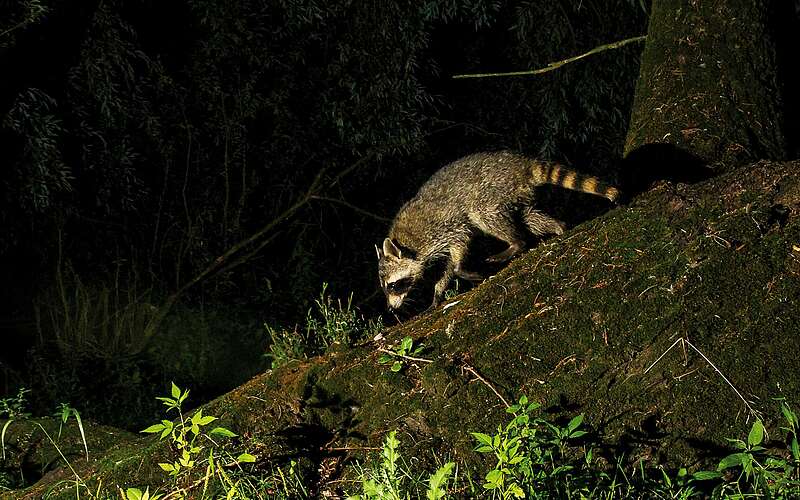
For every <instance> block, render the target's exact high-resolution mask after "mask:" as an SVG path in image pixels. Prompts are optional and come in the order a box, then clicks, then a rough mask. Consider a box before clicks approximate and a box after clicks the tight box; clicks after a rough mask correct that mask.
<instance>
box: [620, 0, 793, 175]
mask: <svg viewBox="0 0 800 500" xmlns="http://www.w3.org/2000/svg"><path fill="white" fill-rule="evenodd" d="M791 9H792V6H791V2H764V1H761V0H743V1H738V2H729V1H726V0H711V1H693V2H685V1H681V0H655V1H654V2H653V6H652V14H651V16H650V24H649V27H648V34H647V42H646V45H645V49H644V53H643V55H642V63H641V68H640V74H639V81H638V84H637V87H636V97H635V100H634V104H633V110H632V114H631V121H630V125H629V128H628V135H627V139H626V142H625V149H624V151H625V156H626V157H628V158H629V159H631V160H632V161H631V162H630V165H629V168H630V169H633V170H634V171H632V172H630V175H631V176H632V177H634V178H635V179H636V180H638V181H640V180H641V179H647V180H652V179H656V178H661V179H663V178H672V179H676V178H679V179H680V178H683V179H696V178H697V177H699V176H702V174H699V173H698V172H697V171H696V170H698V169H703V168H704V167H709V168H710V170H711V171H710V172H708V174H712V173H719V172H720V171H723V170H726V169H731V168H735V167H736V166H739V165H741V164H742V163H744V162H752V161H755V160H757V159H762V158H766V159H786V158H788V157H789V148H790V145H789V144H787V137H788V135H789V133H790V130H791V129H792V128H791V125H790V123H789V122H790V120H793V119H796V116H794V115H791V111H792V110H790V109H788V106H787V100H788V101H790V102H796V101H795V98H793V96H791V95H788V94H789V93H792V94H794V93H796V89H792V88H790V87H788V86H787V82H788V80H787V74H786V73H787V72H788V71H794V69H789V67H788V65H787V63H788V64H790V65H791V66H794V65H795V62H794V61H784V59H785V58H784V56H783V54H784V53H785V52H787V51H792V52H796V48H797V47H796V45H795V44H792V45H793V46H792V47H788V46H786V45H789V42H788V40H787V38H786V36H785V35H786V31H787V30H788V29H789V28H788V24H789V23H790V22H792V21H793V20H794V15H793V12H792V10H791ZM791 37H792V38H793V39H794V40H796V34H793V35H791ZM795 43H796V42H795ZM792 58H793V59H796V54H794V55H793V56H792ZM795 132H796V130H795ZM688 159H693V160H695V161H691V162H687V160H688ZM676 160H679V161H676ZM678 169H680V170H687V171H681V172H679V171H677V170H678Z"/></svg>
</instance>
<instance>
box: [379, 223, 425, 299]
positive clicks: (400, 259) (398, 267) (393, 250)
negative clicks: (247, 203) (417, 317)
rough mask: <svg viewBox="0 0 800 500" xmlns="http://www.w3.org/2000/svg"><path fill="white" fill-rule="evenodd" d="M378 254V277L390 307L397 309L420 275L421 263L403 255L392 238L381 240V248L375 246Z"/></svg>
mask: <svg viewBox="0 0 800 500" xmlns="http://www.w3.org/2000/svg"><path fill="white" fill-rule="evenodd" d="M375 252H376V253H377V255H378V278H379V279H380V283H381V289H382V290H383V293H384V295H386V301H387V303H388V305H389V308H390V309H399V308H400V307H401V306H402V305H403V301H404V300H405V298H406V295H408V292H409V291H411V289H412V288H413V287H414V284H415V283H416V281H417V279H418V278H419V277H420V276H421V275H422V268H423V266H422V263H421V262H419V261H417V260H414V259H412V258H409V257H404V256H403V255H402V251H401V250H400V249H399V248H398V247H397V246H396V245H395V244H394V242H393V241H392V240H390V239H389V238H386V239H385V240H383V248H382V249H381V248H378V246H377V245H376V246H375Z"/></svg>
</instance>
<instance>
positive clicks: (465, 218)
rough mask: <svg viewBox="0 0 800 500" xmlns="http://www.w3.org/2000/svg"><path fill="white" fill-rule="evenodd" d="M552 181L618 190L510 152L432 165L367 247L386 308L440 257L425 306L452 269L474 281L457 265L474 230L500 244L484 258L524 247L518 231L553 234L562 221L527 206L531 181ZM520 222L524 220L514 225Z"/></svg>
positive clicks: (601, 192)
mask: <svg viewBox="0 0 800 500" xmlns="http://www.w3.org/2000/svg"><path fill="white" fill-rule="evenodd" d="M543 184H553V185H556V186H561V187H563V188H566V189H571V190H575V191H582V192H585V193H590V194H594V195H597V196H602V197H605V198H607V199H609V200H611V201H612V202H613V201H616V199H617V197H618V195H619V191H618V190H617V189H616V188H614V187H612V186H609V185H608V184H605V183H603V182H602V181H600V180H599V179H597V178H594V177H589V176H584V175H581V174H579V173H577V172H575V171H573V170H570V169H568V168H566V167H564V166H562V165H559V164H557V163H552V162H542V161H539V160H534V159H531V158H527V157H525V156H522V155H519V154H515V153H511V152H507V151H504V152H497V153H476V154H473V155H470V156H466V157H464V158H461V159H460V160H456V161H454V162H453V163H450V164H448V165H446V166H444V167H443V168H442V169H440V170H439V171H438V172H436V173H435V174H433V176H432V177H431V178H430V179H429V180H428V181H427V182H426V183H425V184H424V185H423V186H422V187H421V188H420V190H419V192H418V193H417V195H416V196H415V197H414V198H412V199H411V200H410V201H408V202H407V203H406V204H405V205H403V206H402V208H400V211H399V212H398V213H397V216H395V218H394V221H393V222H392V226H391V229H390V230H389V235H388V237H387V238H386V239H384V240H383V243H382V245H381V246H380V247H379V246H377V245H376V246H375V250H376V253H377V255H378V275H379V278H380V284H381V288H382V289H383V292H384V294H385V295H386V299H387V302H388V305H389V307H390V308H391V309H398V308H400V307H401V306H402V305H403V301H404V300H405V298H406V296H407V294H408V293H409V291H411V289H412V288H414V286H415V285H416V284H417V283H418V282H419V280H420V278H421V277H422V275H423V272H424V271H425V269H426V267H428V266H430V265H431V264H433V263H434V262H436V261H439V260H440V259H444V260H446V264H445V266H444V268H445V271H444V274H443V275H442V276H441V277H440V278H439V279H438V281H437V282H436V285H435V287H434V295H433V306H436V305H438V303H439V302H440V301H441V299H442V297H443V296H444V292H445V290H446V289H447V285H448V284H449V283H450V280H452V278H453V276H458V277H460V278H463V279H467V280H471V281H475V280H479V279H481V276H480V275H478V274H477V273H473V272H469V271H466V270H465V269H464V268H463V267H462V266H463V263H464V259H465V257H466V254H467V248H468V246H469V243H470V240H471V239H472V237H473V235H474V234H475V233H476V232H482V233H485V234H487V235H489V236H492V237H494V238H497V239H499V240H501V241H504V242H505V243H507V244H508V248H507V249H506V250H504V251H502V252H500V253H498V254H496V255H493V256H491V257H489V258H488V259H486V260H487V262H503V261H506V260H509V259H511V258H512V257H514V256H515V255H517V254H518V253H520V252H521V251H522V250H523V249H524V248H525V238H524V233H523V232H522V231H525V230H527V231H528V232H529V233H531V234H533V235H535V236H542V235H546V234H561V233H563V232H564V224H563V223H562V222H561V221H559V220H557V219H555V218H553V217H550V216H549V215H547V214H545V213H543V212H541V211H540V210H538V209H537V208H535V207H534V200H535V190H536V187H537V186H541V185H543ZM520 220H521V221H522V223H523V224H522V225H524V226H525V227H524V228H522V227H519V226H520V225H521V224H519V223H518V221H520Z"/></svg>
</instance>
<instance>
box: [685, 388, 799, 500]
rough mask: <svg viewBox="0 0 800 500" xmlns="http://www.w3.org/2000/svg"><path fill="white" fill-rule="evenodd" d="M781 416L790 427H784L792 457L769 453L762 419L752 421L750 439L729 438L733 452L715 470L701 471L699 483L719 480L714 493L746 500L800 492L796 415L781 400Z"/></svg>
mask: <svg viewBox="0 0 800 500" xmlns="http://www.w3.org/2000/svg"><path fill="white" fill-rule="evenodd" d="M780 408H781V413H782V414H783V416H784V419H785V420H786V424H787V426H788V427H781V430H783V431H784V432H785V434H786V435H785V438H786V442H787V443H789V456H788V457H782V456H779V455H775V454H773V453H770V452H769V450H767V449H766V448H765V447H764V446H763V444H764V439H765V436H766V430H765V429H764V424H763V423H762V422H761V420H760V419H757V420H756V421H755V422H753V425H752V427H751V428H750V432H749V433H748V435H747V439H746V440H744V439H730V438H729V439H728V442H730V443H731V445H732V446H733V448H734V450H735V451H734V453H731V454H729V455H728V456H726V457H724V458H723V459H722V460H720V462H719V465H717V470H716V471H699V472H696V473H695V474H694V475H693V477H694V479H695V480H697V481H706V480H713V479H720V480H722V482H721V483H720V484H719V485H718V486H717V487H716V488H715V490H714V492H715V494H718V495H720V496H725V497H733V498H744V497H747V496H765V497H771V498H786V497H790V496H793V495H797V494H799V493H800V446H798V441H797V425H798V419H797V414H796V413H795V412H794V411H793V410H792V409H791V407H790V406H789V405H788V404H787V403H786V402H785V401H781V406H780Z"/></svg>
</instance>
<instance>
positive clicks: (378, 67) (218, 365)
mask: <svg viewBox="0 0 800 500" xmlns="http://www.w3.org/2000/svg"><path fill="white" fill-rule="evenodd" d="M0 13H2V14H1V15H0V224H2V233H0V257H2V258H0V281H2V285H3V286H2V287H0V307H1V308H2V309H1V311H2V313H1V315H0V353H1V354H0V397H4V396H6V395H11V394H14V393H16V391H17V390H18V389H19V388H20V387H26V388H29V389H30V390H31V392H30V395H29V398H30V399H31V401H32V403H33V405H34V408H33V410H34V411H38V412H40V413H49V412H51V411H52V409H53V408H54V407H55V405H56V404H57V403H59V402H69V403H70V404H71V405H73V406H75V407H76V408H78V409H80V410H81V412H82V414H83V415H84V417H89V418H93V419H95V420H98V421H101V422H104V423H109V424H114V425H120V426H124V427H129V428H139V427H140V426H141V425H142V423H143V422H148V421H151V420H152V419H153V418H154V416H155V415H158V412H159V409H158V402H157V401H155V400H154V399H153V397H154V395H156V394H160V393H161V392H163V390H164V388H165V387H167V384H168V383H169V381H170V380H174V381H175V382H177V383H179V385H181V386H188V387H191V388H192V389H193V392H194V394H195V397H193V398H192V399H193V400H194V401H195V402H198V403H199V402H202V399H203V398H206V399H207V398H210V397H213V396H215V395H218V394H220V393H222V392H223V391H225V390H228V389H230V388H232V387H235V386H236V385H238V384H240V383H242V382H243V381H244V380H246V379H247V378H248V377H250V376H252V375H253V374H255V373H257V372H259V371H262V370H264V369H265V368H267V367H268V363H267V361H266V360H265V358H264V357H263V354H264V352H266V348H267V344H268V342H269V340H270V338H269V335H267V333H266V330H265V327H264V324H265V323H266V324H267V325H270V326H271V327H273V328H292V326H293V325H294V324H297V323H301V322H302V321H303V320H304V318H305V317H306V314H307V311H308V310H309V308H310V307H312V306H313V304H314V300H315V299H317V298H318V297H319V294H320V290H321V289H322V284H323V283H328V284H329V286H328V288H327V291H328V293H330V294H331V296H332V297H336V298H341V299H342V300H347V298H348V297H349V296H350V294H352V296H353V302H354V304H355V305H356V306H357V307H358V309H359V311H360V313H361V314H363V315H365V316H367V317H376V316H378V315H380V314H382V310H383V297H382V295H380V294H379V293H378V287H377V280H376V271H375V263H374V259H375V254H374V248H373V244H374V243H377V242H378V241H380V239H382V238H383V236H384V235H385V232H386V230H387V228H388V221H389V220H390V219H391V217H392V216H393V214H394V212H395V211H396V210H397V209H398V208H399V206H400V205H401V204H402V203H403V201H404V200H406V199H408V198H409V197H410V196H412V195H413V193H414V191H415V190H416V189H417V188H418V187H419V185H420V184H421V183H422V182H424V181H425V179H426V178H427V177H428V176H429V175H430V174H431V173H432V172H434V171H435V170H436V169H437V168H439V167H440V166H442V165H443V164H445V163H447V162H449V161H452V160H454V159H456V158H458V157H460V156H462V155H465V154H468V153H472V152H476V151H481V150H497V149H505V148H510V149H514V150H517V151H522V152H524V153H527V154H530V155H535V156H538V157H542V158H546V159H555V160H561V161H565V162H567V163H569V164H571V165H573V166H575V167H576V168H578V169H579V170H581V171H584V172H589V173H593V174H596V175H600V176H602V177H605V178H607V179H609V180H611V181H617V180H618V168H617V164H618V161H619V158H620V157H621V149H622V145H623V140H624V135H625V132H626V126H627V121H628V117H629V114H630V107H631V104H632V100H633V93H634V92H633V90H634V84H635V82H636V78H637V75H638V62H639V61H638V59H639V54H640V53H641V46H640V45H638V44H633V45H629V46H627V47H625V48H622V49H619V50H614V51H608V52H604V53H601V54H598V55H596V56H594V57H592V58H589V59H587V60H584V61H581V62H578V63H575V64H571V65H568V66H566V67H564V68H562V69H560V70H558V71H553V72H549V73H546V74H543V75H541V76H538V77H535V78H499V79H471V80H453V79H451V76H452V75H453V74H457V73H469V72H486V71H510V70H520V69H532V68H538V67H543V66H546V65H547V63H549V62H552V61H558V60H561V59H565V58H567V57H570V56H574V55H577V54H579V53H582V52H585V51H587V50H589V49H591V48H593V47H595V46H597V45H600V44H604V43H608V42H612V41H616V40H621V39H625V38H629V37H632V36H636V35H640V34H643V33H644V32H645V31H646V21H647V9H646V7H645V6H644V5H643V4H640V2H639V1H637V0H616V1H614V0H602V1H601V0H585V1H566V0H563V1H552V2H551V1H547V2H543V1H522V0H517V1H510V2H495V1H486V0H461V1H456V0H426V1H415V2H388V1H386V2H384V1H367V2H364V1H348V0H337V1H314V0H305V1H301V0H286V1H277V0H266V1H255V0H254V1H244V0H243V1H236V2H231V1H229V0H199V1H194V2H177V1H176V2H155V1H148V0H138V1H136V0H112V1H97V0H95V1H87V2H78V3H75V2H66V1H63V0H50V1H34V0H26V1H7V0H3V1H0ZM312 186H313V187H314V190H313V193H314V194H315V197H314V198H313V199H308V198H304V196H306V194H307V193H308V192H309V191H308V190H309V188H311V187H312ZM298 202H300V205H298V206H297V209H296V210H291V211H290V213H288V216H287V217H283V214H286V211H287V210H288V209H291V207H292V206H293V205H295V204H297V203H298ZM545 202H546V203H552V204H554V205H555V204H558V205H562V206H568V207H570V212H572V213H579V214H580V213H582V211H581V210H576V209H574V208H573V207H575V206H579V205H580V203H582V199H581V198H580V197H579V196H577V195H568V194H564V195H560V194H554V195H552V198H546V199H545ZM272 221H275V222H277V223H276V224H275V225H274V226H272V227H269V228H268V230H267V231H264V232H263V234H262V233H261V232H260V230H262V229H264V228H265V226H266V225H268V224H270V223H271V222H272ZM254 234H255V235H258V237H257V238H253V239H252V241H249V242H248V243H247V244H246V245H242V246H241V248H239V247H237V246H236V245H237V244H239V243H240V242H243V241H246V240H247V239H248V238H249V237H251V236H252V235H254ZM231 248H237V249H238V251H236V252H233V253H232V254H231V255H230V256H229V257H226V258H225V259H224V261H223V262H222V263H221V265H220V266H217V267H215V268H214V269H213V272H211V273H209V274H208V276H204V277H203V279H200V280H197V283H196V284H194V285H192V286H191V287H188V288H186V289H185V290H184V287H185V286H186V285H187V284H189V283H192V280H193V279H194V278H195V277H197V276H199V275H202V273H203V271H204V270H206V269H207V268H209V266H212V267H213V265H214V263H215V259H217V258H218V257H219V256H222V255H225V254H226V252H228V251H229V250H230V249H231ZM179 290H180V291H181V293H180V294H179V295H177V296H176V295H175V292H176V291H179ZM169 297H174V298H175V299H176V301H175V304H174V305H173V306H172V307H171V308H169V310H168V314H167V315H166V316H165V317H164V319H163V321H161V322H160V323H159V325H158V328H157V330H156V331H155V333H153V334H152V335H149V334H147V335H146V334H145V332H148V329H147V325H148V324H151V322H152V321H153V319H154V318H155V317H157V316H158V314H159V311H165V309H163V304H164V303H165V301H166V300H167V299H168V298H169ZM387 321H389V322H390V321H392V319H391V318H387ZM151 333H152V332H151Z"/></svg>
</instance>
